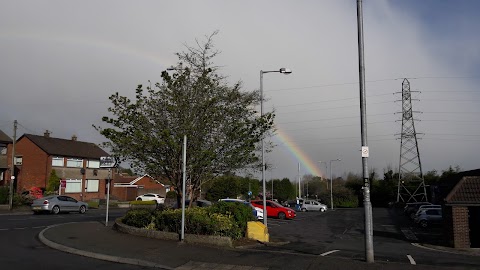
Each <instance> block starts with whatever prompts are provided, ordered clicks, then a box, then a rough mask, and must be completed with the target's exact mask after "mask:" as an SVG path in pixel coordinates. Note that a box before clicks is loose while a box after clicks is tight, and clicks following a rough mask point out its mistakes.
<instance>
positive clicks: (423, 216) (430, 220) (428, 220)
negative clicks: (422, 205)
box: [414, 208, 443, 228]
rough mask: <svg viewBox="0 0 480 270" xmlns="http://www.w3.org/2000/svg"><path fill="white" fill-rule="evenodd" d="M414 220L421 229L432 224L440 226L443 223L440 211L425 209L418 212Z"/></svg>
mask: <svg viewBox="0 0 480 270" xmlns="http://www.w3.org/2000/svg"><path fill="white" fill-rule="evenodd" d="M414 220H415V223H417V224H418V225H420V226H422V227H423V228H426V227H428V226H430V225H433V224H440V223H442V221H443V216H442V209H435V208H426V209H422V210H419V211H418V213H417V214H416V215H415V219H414Z"/></svg>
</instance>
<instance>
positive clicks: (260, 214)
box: [218, 198, 263, 220]
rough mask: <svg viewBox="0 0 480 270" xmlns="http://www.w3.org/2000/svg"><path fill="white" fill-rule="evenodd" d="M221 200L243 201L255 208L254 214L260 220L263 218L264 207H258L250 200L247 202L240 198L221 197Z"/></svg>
mask: <svg viewBox="0 0 480 270" xmlns="http://www.w3.org/2000/svg"><path fill="white" fill-rule="evenodd" d="M218 201H220V202H238V203H243V204H245V205H248V206H250V207H252V208H253V209H254V211H253V214H254V215H255V216H256V217H257V219H258V220H263V209H262V208H260V207H256V206H255V205H253V204H251V203H250V202H247V201H245V200H240V199H229V198H227V199H220V200H218Z"/></svg>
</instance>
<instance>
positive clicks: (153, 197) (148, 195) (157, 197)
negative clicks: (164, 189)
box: [135, 193, 165, 204]
mask: <svg viewBox="0 0 480 270" xmlns="http://www.w3.org/2000/svg"><path fill="white" fill-rule="evenodd" d="M135 200H137V201H156V202H157V204H163V203H165V198H164V197H163V196H161V195H159V194H155V193H146V194H143V195H140V196H138V197H137V198H135Z"/></svg>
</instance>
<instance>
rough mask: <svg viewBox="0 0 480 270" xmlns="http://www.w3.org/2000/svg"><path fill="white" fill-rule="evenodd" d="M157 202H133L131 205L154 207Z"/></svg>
mask: <svg viewBox="0 0 480 270" xmlns="http://www.w3.org/2000/svg"><path fill="white" fill-rule="evenodd" d="M154 204H157V202H156V201H131V202H130V205H154Z"/></svg>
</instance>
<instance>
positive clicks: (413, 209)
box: [403, 202, 431, 219]
mask: <svg viewBox="0 0 480 270" xmlns="http://www.w3.org/2000/svg"><path fill="white" fill-rule="evenodd" d="M422 205H431V203H429V202H413V203H407V204H406V205H405V208H404V209H403V213H404V214H405V215H406V216H408V217H410V218H411V219H414V218H415V214H416V213H417V211H418V208H420V206H422Z"/></svg>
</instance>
